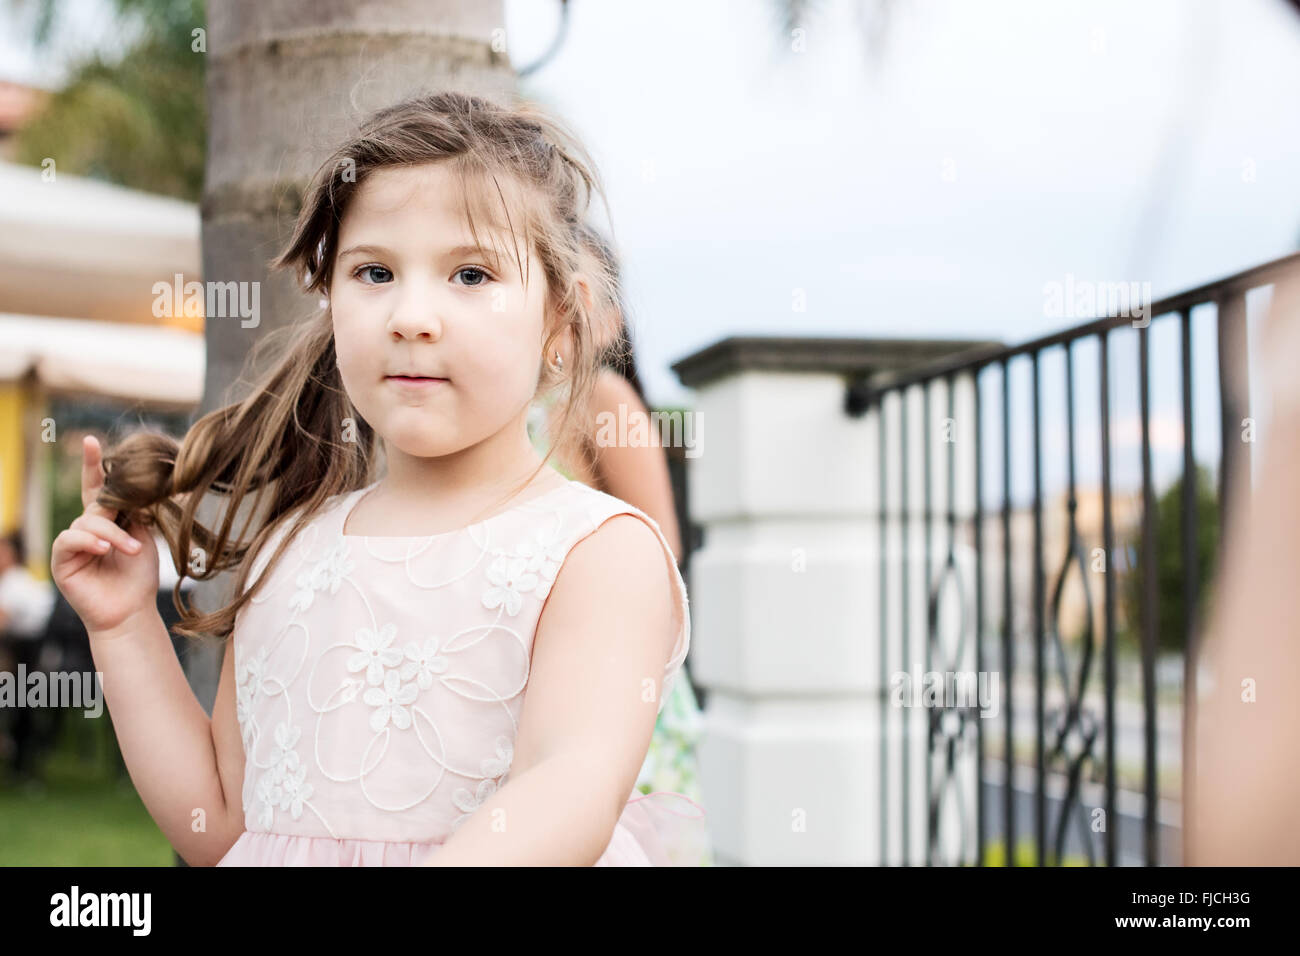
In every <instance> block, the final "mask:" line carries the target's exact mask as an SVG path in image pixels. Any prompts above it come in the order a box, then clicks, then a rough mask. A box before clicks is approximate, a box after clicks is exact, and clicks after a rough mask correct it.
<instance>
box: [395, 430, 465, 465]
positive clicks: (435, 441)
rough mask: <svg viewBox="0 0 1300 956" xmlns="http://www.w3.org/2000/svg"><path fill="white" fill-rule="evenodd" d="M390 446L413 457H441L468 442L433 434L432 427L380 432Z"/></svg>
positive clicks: (458, 449) (455, 450) (457, 449)
mask: <svg viewBox="0 0 1300 956" xmlns="http://www.w3.org/2000/svg"><path fill="white" fill-rule="evenodd" d="M381 434H382V435H383V437H384V439H385V440H386V441H387V442H388V445H389V447H390V448H394V449H396V450H398V451H400V452H401V453H402V454H404V455H410V456H411V457H413V458H441V457H442V456H443V455H450V454H453V453H454V452H458V451H460V450H461V449H462V448H464V447H466V445H467V444H469V443H468V442H463V441H456V440H455V439H453V438H450V437H449V436H439V435H436V434H434V432H433V429H432V428H429V429H425V430H423V431H418V432H417V431H414V430H412V429H409V428H402V429H397V430H395V431H387V432H381Z"/></svg>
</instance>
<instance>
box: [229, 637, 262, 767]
mask: <svg viewBox="0 0 1300 956" xmlns="http://www.w3.org/2000/svg"><path fill="white" fill-rule="evenodd" d="M266 665H267V661H266V648H265V647H259V648H258V649H257V653H256V654H254V655H253V656H252V657H251V658H247V659H245V660H242V661H240V663H239V667H238V668H237V669H236V671H235V719H236V720H237V721H238V722H239V730H240V737H241V738H242V739H243V741H244V746H245V748H248V749H251V747H252V744H253V742H254V738H255V736H256V727H255V726H254V724H253V711H254V703H255V701H256V698H257V692H258V691H259V690H260V689H261V686H262V678H263V676H264V675H265V674H266Z"/></svg>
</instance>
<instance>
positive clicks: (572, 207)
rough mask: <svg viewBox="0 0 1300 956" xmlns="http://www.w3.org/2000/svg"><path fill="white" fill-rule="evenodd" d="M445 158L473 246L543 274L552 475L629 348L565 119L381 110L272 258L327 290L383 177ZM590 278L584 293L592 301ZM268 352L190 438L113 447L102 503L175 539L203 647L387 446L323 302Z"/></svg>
mask: <svg viewBox="0 0 1300 956" xmlns="http://www.w3.org/2000/svg"><path fill="white" fill-rule="evenodd" d="M434 162H437V163H446V164H448V168H449V170H450V171H451V172H452V173H453V176H454V177H455V178H456V179H457V180H458V181H459V183H460V184H461V186H462V190H461V195H463V197H464V200H465V214H466V218H467V222H468V224H469V228H470V230H471V234H472V235H473V236H474V238H475V241H476V242H480V244H483V245H484V247H485V248H489V245H488V244H487V243H482V240H480V239H479V229H478V226H477V225H476V223H479V222H484V223H487V224H488V225H489V227H490V229H491V232H492V233H493V234H494V236H495V235H502V236H504V235H507V234H508V235H509V236H510V237H511V238H512V241H513V252H512V253H505V254H503V252H502V250H500V249H496V248H495V242H496V240H495V238H493V239H492V240H490V242H491V244H492V245H491V247H492V248H493V251H494V252H496V253H497V254H498V255H499V256H501V257H502V258H503V259H505V260H507V261H514V262H515V263H516V264H517V265H518V266H519V268H520V270H521V271H520V277H521V280H522V281H524V282H525V283H528V282H530V281H533V277H532V276H531V275H529V273H531V271H532V267H533V265H534V263H536V264H537V265H540V267H541V272H542V275H541V276H540V277H539V278H544V280H545V282H546V288H547V296H546V322H545V330H546V331H545V334H544V340H543V343H542V349H541V360H540V366H539V378H538V388H537V394H538V395H540V394H542V393H544V392H546V391H548V390H550V389H553V388H557V387H558V386H563V388H562V389H561V390H562V392H563V393H564V395H565V406H564V410H563V414H562V416H561V417H560V424H559V426H558V428H557V431H556V436H555V441H554V443H553V444H552V446H551V448H550V450H549V451H548V453H547V456H546V460H543V462H542V464H541V466H539V470H540V468H544V467H545V466H546V461H547V460H549V459H550V457H551V455H552V454H554V455H558V456H560V457H561V459H563V458H564V456H566V455H569V454H574V453H575V449H580V448H581V445H582V441H583V431H584V429H585V427H586V421H587V417H588V415H587V405H588V402H589V399H590V396H591V391H592V387H593V386H594V384H595V381H596V377H597V375H598V373H599V369H600V363H601V361H602V358H605V359H608V357H609V354H610V352H609V347H607V346H604V345H603V343H607V342H614V343H615V345H614V346H613V348H614V349H615V350H617V342H618V340H619V332H618V329H617V328H614V327H613V326H612V323H614V322H615V321H616V320H617V319H618V316H617V315H616V314H614V313H613V312H612V311H611V310H610V309H608V308H605V307H604V305H603V304H604V303H607V302H610V301H616V300H617V298H618V290H617V285H616V278H615V276H614V274H613V272H612V270H611V269H610V268H608V265H607V263H606V261H605V260H603V259H602V258H601V257H600V256H597V255H593V254H592V250H591V247H590V245H589V244H588V243H587V242H586V241H585V238H584V236H585V233H584V231H583V230H584V228H585V227H584V226H583V225H582V223H583V221H584V217H585V215H586V213H587V211H588V208H589V207H590V205H591V202H592V199H593V198H594V197H595V196H597V195H599V196H600V197H601V198H602V200H603V199H604V187H603V184H602V183H601V181H600V178H599V173H598V171H597V170H596V167H595V164H594V163H593V162H592V160H591V157H590V155H589V154H588V153H587V151H586V150H585V149H584V148H583V147H582V145H581V144H580V143H579V141H578V139H577V137H576V136H575V135H573V133H572V132H570V131H569V130H568V129H567V128H566V127H565V126H564V125H563V124H561V123H560V121H558V120H556V119H555V118H554V117H551V116H548V115H547V114H546V113H545V112H543V111H542V110H540V109H539V108H537V107H536V106H534V105H531V104H523V103H517V102H516V103H511V104H505V103H501V102H497V101H494V100H489V99H486V98H484V97H480V96H474V95H470V94H466V93H458V92H439V93H432V94H427V95H422V96H418V97H415V98H413V99H409V100H406V101H404V102H401V103H398V104H396V105H393V106H389V107H386V108H384V109H381V110H379V111H378V112H376V113H374V114H372V115H371V116H370V117H368V118H367V119H366V120H365V122H364V123H363V124H362V125H361V126H360V128H359V129H358V131H357V132H356V134H355V135H354V136H352V137H350V138H349V139H348V140H347V141H346V142H344V143H343V144H342V145H340V146H339V147H338V148H337V149H336V150H335V151H334V152H333V153H332V154H331V155H330V156H329V157H328V158H326V160H325V161H324V162H323V163H322V164H321V166H320V168H319V169H318V170H317V172H316V174H315V175H314V176H313V178H312V180H311V182H310V184H309V186H308V188H307V192H306V194H305V196H304V199H303V204H302V208H301V210H300V212H299V214H298V218H297V222H296V224H295V227H294V230H293V234H292V236H291V237H290V239H289V242H288V245H287V247H286V248H285V249H284V251H283V252H282V253H281V254H280V255H279V256H277V257H276V258H275V259H274V260H272V262H271V263H270V266H271V268H273V269H277V270H278V269H293V270H295V271H296V272H297V274H298V275H299V276H300V278H301V280H302V284H303V288H304V291H306V292H308V293H315V294H317V296H319V295H325V294H328V290H329V288H330V284H331V281H332V278H333V272H334V264H335V259H336V257H337V254H338V236H339V226H340V223H341V222H342V221H343V216H344V214H345V212H346V211H347V209H348V205H349V203H350V202H351V201H352V199H353V198H354V197H355V195H356V193H357V190H358V189H360V188H361V186H362V185H363V184H364V183H365V181H366V180H367V178H368V177H369V176H370V175H371V174H372V173H374V172H375V171H376V170H380V169H386V168H390V167H401V166H414V165H419V164H423V163H434ZM579 274H581V275H583V276H585V277H586V279H587V282H588V283H589V287H590V293H591V294H590V296H586V295H584V294H582V290H581V286H580V284H579V282H578V276H579ZM313 301H314V300H313ZM562 337H564V340H565V341H567V343H568V347H567V354H566V355H565V360H564V364H563V370H562V371H560V372H557V371H556V370H555V369H554V367H553V366H552V365H551V363H550V362H548V361H546V358H547V357H548V356H550V355H551V354H552V352H553V351H555V348H556V343H558V342H559V341H561V338H562ZM266 351H269V352H271V354H273V355H275V356H276V360H275V363H274V364H273V365H272V366H271V367H270V370H269V371H268V372H267V373H266V374H264V375H263V376H262V377H261V378H260V379H259V380H258V381H257V382H256V383H255V384H254V385H253V388H252V390H251V392H250V393H249V395H248V397H246V398H244V399H243V400H241V401H238V402H234V403H231V404H228V405H226V406H225V407H222V408H219V409H216V410H215V411H212V412H209V413H208V414H206V415H204V416H203V417H202V418H200V419H199V420H198V421H197V422H195V423H194V425H193V426H192V427H191V428H190V430H189V431H188V432H187V433H186V435H185V436H184V438H183V439H182V440H181V441H179V442H178V441H177V440H176V439H175V438H173V437H171V436H169V435H167V434H164V433H159V432H155V431H141V432H136V433H133V434H130V435H127V436H126V437H124V438H123V439H122V440H121V441H120V442H118V443H117V444H116V445H114V446H113V447H112V448H110V449H107V450H106V451H105V454H104V466H105V479H104V486H103V488H102V489H101V491H100V495H99V502H100V504H102V505H104V506H105V507H107V508H109V509H110V510H114V511H120V512H123V513H124V514H126V515H130V516H133V517H134V518H135V519H137V520H141V521H143V522H144V523H146V524H152V525H156V526H157V527H158V528H159V530H160V531H161V533H162V534H163V536H164V537H165V538H166V540H167V543H168V546H169V547H170V549H171V553H172V558H173V560H174V561H175V563H176V568H177V570H178V571H179V572H180V579H179V580H178V581H177V582H176V586H175V589H174V591H173V600H174V601H175V603H176V607H177V609H178V610H179V611H180V613H181V620H180V623H179V625H178V626H176V628H175V630H176V631H177V632H178V633H181V634H184V635H186V636H188V637H191V638H194V639H200V640H201V639H209V638H215V639H217V640H224V639H225V638H227V637H229V635H230V634H231V632H232V631H233V629H234V625H235V620H236V616H237V615H238V613H239V611H240V610H241V609H242V608H243V606H244V605H245V604H246V603H247V602H248V601H249V600H251V599H252V598H253V596H254V595H255V594H256V593H257V591H258V589H259V588H260V586H261V584H262V582H264V581H265V580H267V578H268V577H269V571H270V569H271V567H272V566H274V564H275V563H276V562H278V561H279V559H280V556H281V555H282V554H283V552H284V550H285V548H286V547H287V546H288V544H289V543H290V542H291V541H292V539H293V537H294V536H295V535H296V534H297V532H298V531H299V530H301V528H302V527H303V526H304V525H305V524H306V523H307V522H308V521H310V520H311V518H312V517H313V516H314V515H316V514H317V513H318V511H319V510H320V508H321V507H322V505H323V504H324V503H325V502H326V501H327V500H328V499H330V498H331V497H333V496H335V495H339V494H343V493H346V492H350V491H354V490H356V489H359V488H362V487H365V486H366V485H368V484H369V483H371V482H372V481H374V479H375V478H376V477H377V476H376V475H375V471H376V469H377V466H378V461H377V458H378V450H379V447H378V441H377V436H376V434H375V432H374V430H373V429H372V428H371V427H370V425H369V424H368V423H367V422H365V421H364V420H363V419H362V418H361V417H360V416H359V415H358V414H357V412H356V410H355V408H353V406H352V403H351V401H350V400H349V398H348V396H347V393H346V392H345V390H344V388H343V383H342V379H341V377H340V374H339V370H338V363H337V361H336V358H335V352H334V335H333V319H332V316H331V313H330V309H329V306H328V305H327V306H326V308H324V309H321V310H317V311H315V312H314V314H313V315H312V316H311V317H310V318H308V319H306V320H304V321H302V322H300V323H298V324H296V325H292V326H286V327H284V328H281V329H277V330H275V331H273V332H271V333H270V334H268V335H267V336H265V337H263V338H262V339H261V340H260V341H259V342H258V343H257V345H256V346H255V348H254V350H253V352H252V354H250V356H249V359H248V361H249V364H250V365H251V364H260V363H258V361H257V360H258V358H259V357H261V356H262V354H263V352H266ZM534 397H536V396H534ZM534 474H536V472H534ZM531 477H532V476H530V477H529V479H527V480H526V481H525V482H524V485H526V484H527V481H530V480H531ZM521 487H522V485H521ZM511 493H513V492H511ZM210 494H213V495H216V496H218V497H219V498H220V499H221V500H220V503H219V505H220V506H219V507H218V508H217V511H218V512H219V513H218V514H216V515H215V516H212V515H210V514H209V513H208V512H209V509H210V508H211V507H212V502H211V500H210V499H209V495H210ZM200 510H202V511H203V512H204V513H203V515H202V519H201V518H200V514H199V512H200ZM237 519H238V521H239V530H238V533H235V528H234V526H235V523H236V520H237ZM282 528H283V529H287V533H286V534H284V535H283V536H281V538H280V541H279V544H278V546H277V547H276V549H275V551H274V553H273V554H271V556H270V558H269V559H268V561H267V562H266V564H265V567H264V570H262V572H261V573H260V574H259V576H258V578H257V581H256V582H255V583H254V584H253V586H252V587H251V588H249V587H248V579H249V576H250V572H251V570H252V566H253V562H254V559H255V558H256V556H257V555H258V554H259V553H260V552H261V550H262V548H263V546H264V545H265V544H266V543H267V542H268V541H269V540H270V539H271V538H272V536H274V535H275V534H276V532H277V531H278V530H280V529H282ZM228 570H234V571H235V572H236V574H235V581H234V587H233V593H232V596H231V599H230V600H229V601H227V602H226V603H225V604H224V606H222V607H221V608H219V609H218V610H216V611H214V612H212V613H201V612H199V611H197V610H196V609H194V608H193V607H189V606H186V604H185V600H184V596H183V595H182V592H181V581H182V580H184V578H186V577H190V578H193V579H196V580H207V579H210V578H212V577H214V576H215V575H217V574H218V573H220V572H224V571H228Z"/></svg>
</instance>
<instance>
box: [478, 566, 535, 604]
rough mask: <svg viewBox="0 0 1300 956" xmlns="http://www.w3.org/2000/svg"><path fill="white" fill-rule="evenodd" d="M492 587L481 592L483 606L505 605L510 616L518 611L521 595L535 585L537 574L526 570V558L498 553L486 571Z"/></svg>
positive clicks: (521, 599) (521, 600)
mask: <svg viewBox="0 0 1300 956" xmlns="http://www.w3.org/2000/svg"><path fill="white" fill-rule="evenodd" d="M487 577H488V581H490V582H491V583H492V585H493V586H492V587H490V588H488V589H487V590H486V591H485V592H483V606H484V607H485V608H487V609H488V610H492V609H493V608H498V607H501V606H502V605H503V604H504V605H505V609H506V613H507V614H509V615H511V616H512V617H513V616H514V615H516V614H518V613H519V607H520V605H521V604H522V603H523V595H524V594H527V593H528V592H529V591H532V590H533V589H534V588H535V587H537V575H536V574H534V573H533V572H531V571H529V570H528V558H524V557H510V556H508V555H504V554H503V555H500V556H499V557H498V558H497V559H496V560H495V561H493V562H492V565H491V567H489V568H488V571H487Z"/></svg>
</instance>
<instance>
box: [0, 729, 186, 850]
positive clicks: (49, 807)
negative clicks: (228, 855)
mask: <svg viewBox="0 0 1300 956" xmlns="http://www.w3.org/2000/svg"><path fill="white" fill-rule="evenodd" d="M112 734H113V731H112V728H111V727H110V726H109V723H108V721H107V720H106V719H104V718H102V717H101V718H99V719H96V720H86V719H84V718H82V717H81V716H80V714H77V715H76V716H70V717H69V718H68V719H67V720H66V721H65V722H64V727H63V733H62V735H61V738H60V740H59V741H58V742H57V744H56V746H55V748H54V749H53V750H52V751H51V752H50V753H49V754H47V755H46V759H45V761H44V765H43V768H42V769H43V773H42V778H43V781H42V783H43V785H42V786H39V787H35V788H32V787H29V786H23V785H16V784H13V783H9V784H6V785H5V786H3V787H0V866H172V865H173V860H174V857H173V854H172V848H171V844H170V843H168V842H167V838H166V837H164V836H163V834H162V831H161V830H159V829H158V826H157V824H155V823H154V822H153V818H152V817H150V816H149V811H148V810H146V809H145V806H144V804H143V803H142V802H141V801H140V797H139V795H138V794H137V793H136V792H135V787H134V785H133V784H132V783H131V779H130V777H127V776H125V775H122V776H121V777H120V778H119V777H118V773H117V766H116V762H115V761H116V750H117V744H116V741H115V740H114V739H113V737H112Z"/></svg>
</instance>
